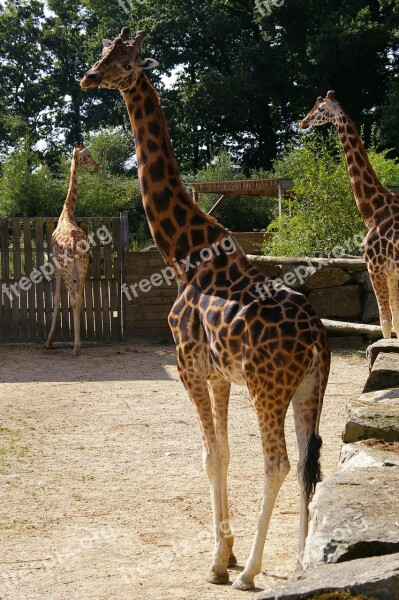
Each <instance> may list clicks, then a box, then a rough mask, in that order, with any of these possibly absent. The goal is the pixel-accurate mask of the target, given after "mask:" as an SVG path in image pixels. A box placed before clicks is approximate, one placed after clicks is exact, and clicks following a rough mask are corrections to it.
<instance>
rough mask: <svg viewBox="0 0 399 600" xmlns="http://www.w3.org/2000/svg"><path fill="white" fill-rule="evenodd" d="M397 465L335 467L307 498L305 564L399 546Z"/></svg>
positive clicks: (376, 553)
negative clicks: (307, 533)
mask: <svg viewBox="0 0 399 600" xmlns="http://www.w3.org/2000/svg"><path fill="white" fill-rule="evenodd" d="M398 489H399V469H398V468H396V467H386V468H382V469H377V468H374V467H371V468H363V469H356V470H354V469H352V470H348V471H344V472H341V473H335V474H334V475H333V476H332V477H330V478H329V479H328V480H327V481H325V482H323V483H321V484H320V485H318V487H317V491H316V494H315V496H314V498H313V500H312V502H311V504H310V527H309V535H308V538H307V540H306V547H305V553H304V560H303V562H304V568H305V569H309V568H313V567H317V566H319V565H322V564H325V563H338V562H346V561H352V560H355V559H357V558H367V557H370V556H380V555H383V554H392V553H395V552H399V502H398V497H397V494H395V493H394V491H395V490H398Z"/></svg>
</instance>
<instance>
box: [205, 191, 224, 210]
mask: <svg viewBox="0 0 399 600" xmlns="http://www.w3.org/2000/svg"><path fill="white" fill-rule="evenodd" d="M225 199H226V194H223V195H222V196H220V198H219V200H218V201H217V202H216V204H214V205H213V206H212V208H211V210H209V211H208V215H212V214H213V213H214V212H215V210H216V209H217V208H218V206H220V205H221V204H223V202H224V201H225Z"/></svg>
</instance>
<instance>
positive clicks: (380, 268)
mask: <svg viewBox="0 0 399 600" xmlns="http://www.w3.org/2000/svg"><path fill="white" fill-rule="evenodd" d="M325 123H333V124H334V125H335V127H336V129H337V131H338V135H339V137H340V139H341V142H342V145H343V148H344V152H345V156H346V161H347V165H348V171H349V177H350V180H351V184H352V189H353V193H354V196H355V200H356V204H357V207H358V209H359V212H360V214H361V216H362V217H363V220H364V222H365V224H366V226H367V228H368V233H367V234H366V237H365V239H364V240H363V243H362V252H363V256H364V258H365V260H366V264H367V269H368V272H369V275H370V280H371V283H372V285H373V288H374V292H375V295H376V298H377V302H378V308H379V313H380V321H381V328H382V333H383V336H384V338H389V337H391V329H392V325H393V330H394V331H395V333H396V335H397V336H398V337H399V289H398V278H399V198H397V197H396V196H395V195H394V194H392V192H390V191H389V190H387V189H386V188H385V187H384V186H383V185H382V184H381V182H380V181H379V179H378V177H377V175H376V174H375V172H374V170H373V168H372V166H371V164H370V161H369V159H368V156H367V153H366V150H365V149H364V146H363V144H362V141H361V139H360V137H359V133H358V131H357V129H356V126H355V124H354V122H353V121H352V119H351V118H350V117H349V116H348V115H347V113H346V112H345V111H344V110H343V108H342V107H341V105H340V104H339V103H338V102H337V101H336V100H335V93H334V92H332V91H330V92H328V93H327V96H326V97H325V98H323V97H321V96H320V97H319V98H317V100H316V104H315V105H314V107H313V108H312V110H311V111H310V112H309V114H308V115H307V116H306V117H305V118H304V119H303V121H301V122H300V124H299V127H301V129H307V128H308V127H310V126H311V125H316V126H317V125H324V124H325Z"/></svg>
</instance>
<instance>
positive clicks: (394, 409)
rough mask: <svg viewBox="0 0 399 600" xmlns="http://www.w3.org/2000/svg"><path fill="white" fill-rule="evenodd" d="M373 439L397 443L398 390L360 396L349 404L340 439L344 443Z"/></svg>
mask: <svg viewBox="0 0 399 600" xmlns="http://www.w3.org/2000/svg"><path fill="white" fill-rule="evenodd" d="M370 438H375V439H379V440H385V441H386V442H397V441H399V389H398V388H393V389H389V390H379V391H377V392H370V393H367V394H362V395H361V396H360V398H359V399H358V400H354V401H352V402H351V403H350V404H349V414H348V418H347V421H346V424H345V430H344V433H343V435H342V439H343V441H344V442H345V443H350V442H358V441H360V440H366V439H370Z"/></svg>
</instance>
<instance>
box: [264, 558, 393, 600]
mask: <svg viewBox="0 0 399 600" xmlns="http://www.w3.org/2000/svg"><path fill="white" fill-rule="evenodd" d="M340 591H342V592H343V591H349V592H350V593H351V594H350V595H352V594H354V595H355V596H354V597H353V598H354V600H356V597H357V595H358V594H361V595H362V596H366V598H370V599H371V598H373V599H374V600H375V599H377V598H378V600H399V554H392V555H390V556H378V557H373V558H363V559H359V560H353V561H351V562H348V563H342V564H339V565H323V566H322V567H318V568H317V569H310V570H309V571H305V572H304V573H300V574H298V575H295V577H292V578H291V579H289V580H288V581H287V582H286V583H284V585H282V586H279V587H277V588H275V589H273V590H272V589H269V590H265V591H263V592H261V593H260V594H258V595H257V596H256V598H255V600H305V599H306V600H310V599H312V598H315V599H316V598H320V594H323V593H326V594H327V593H328V592H337V595H336V596H332V597H333V598H336V599H337V600H340V596H339V595H338V592H340ZM342 597H345V596H341V598H342ZM348 597H349V594H348V596H346V598H348ZM327 598H328V596H327ZM320 600H321V599H320Z"/></svg>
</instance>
